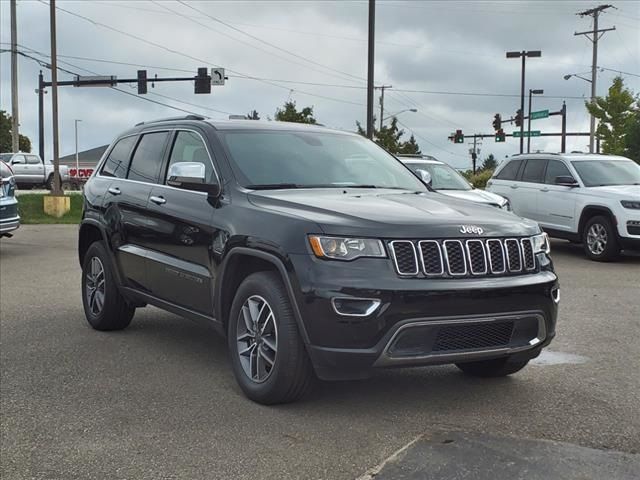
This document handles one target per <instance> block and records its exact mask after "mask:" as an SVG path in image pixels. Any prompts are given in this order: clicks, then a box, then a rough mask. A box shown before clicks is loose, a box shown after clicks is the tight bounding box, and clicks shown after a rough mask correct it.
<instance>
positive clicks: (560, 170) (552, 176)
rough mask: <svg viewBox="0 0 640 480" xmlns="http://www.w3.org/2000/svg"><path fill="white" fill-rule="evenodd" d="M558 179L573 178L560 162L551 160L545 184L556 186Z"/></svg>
mask: <svg viewBox="0 0 640 480" xmlns="http://www.w3.org/2000/svg"><path fill="white" fill-rule="evenodd" d="M556 177H573V175H571V172H569V169H568V168H567V166H566V165H565V164H564V163H562V162H561V161H559V160H549V164H548V165H547V174H546V175H545V177H544V183H548V184H551V185H554V184H555V183H556Z"/></svg>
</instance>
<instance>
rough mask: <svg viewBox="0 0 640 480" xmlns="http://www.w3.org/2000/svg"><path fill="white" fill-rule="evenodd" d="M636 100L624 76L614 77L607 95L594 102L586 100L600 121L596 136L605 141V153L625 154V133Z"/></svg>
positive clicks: (589, 109) (590, 109)
mask: <svg viewBox="0 0 640 480" xmlns="http://www.w3.org/2000/svg"><path fill="white" fill-rule="evenodd" d="M634 102H635V99H634V98H633V94H632V93H631V91H630V90H629V89H627V88H625V87H624V80H623V79H622V77H616V78H614V79H613V83H612V85H611V86H610V87H609V92H608V94H607V96H606V97H596V99H595V100H594V101H593V102H586V106H587V110H588V111H589V113H590V114H591V115H593V116H594V117H596V118H597V119H598V121H599V123H598V128H597V129H596V136H597V137H598V138H599V139H600V140H601V141H603V142H604V144H603V147H602V151H603V152H604V153H610V154H614V155H624V154H625V134H626V133H627V128H628V123H629V121H630V118H631V117H632V114H633V104H634Z"/></svg>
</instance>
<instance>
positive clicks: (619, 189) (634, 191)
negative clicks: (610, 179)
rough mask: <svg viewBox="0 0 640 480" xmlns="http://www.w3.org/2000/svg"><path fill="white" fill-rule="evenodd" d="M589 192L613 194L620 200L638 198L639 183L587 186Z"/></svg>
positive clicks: (608, 195) (639, 196)
mask: <svg viewBox="0 0 640 480" xmlns="http://www.w3.org/2000/svg"><path fill="white" fill-rule="evenodd" d="M588 191H589V192H593V193H596V195H602V196H607V197H610V196H615V197H617V198H620V200H640V185H609V186H606V187H589V188H588Z"/></svg>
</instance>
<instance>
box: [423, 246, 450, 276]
mask: <svg viewBox="0 0 640 480" xmlns="http://www.w3.org/2000/svg"><path fill="white" fill-rule="evenodd" d="M423 243H432V244H434V245H435V246H436V248H437V249H438V256H439V257H440V271H439V272H427V268H426V267H425V265H424V255H423V254H422V244H423ZM418 253H419V254H420V262H421V263H422V273H424V274H425V275H427V276H432V275H433V276H436V275H444V260H443V257H442V249H441V248H440V244H439V243H438V242H436V241H435V240H420V241H419V242H418Z"/></svg>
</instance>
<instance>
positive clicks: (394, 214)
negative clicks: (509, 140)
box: [249, 188, 540, 238]
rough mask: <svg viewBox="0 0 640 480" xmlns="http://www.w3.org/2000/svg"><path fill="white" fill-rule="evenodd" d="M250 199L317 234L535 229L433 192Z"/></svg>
mask: <svg viewBox="0 0 640 480" xmlns="http://www.w3.org/2000/svg"><path fill="white" fill-rule="evenodd" d="M249 201H250V202H251V203H253V204H254V205H256V206H257V207H260V208H266V209H269V210H272V211H277V212H279V213H281V214H283V215H288V216H291V217H298V218H303V219H305V220H308V221H311V222H314V223H315V224H317V225H318V226H319V227H320V228H321V230H322V232H318V233H327V234H331V235H345V236H346V235H362V236H368V237H379V238H443V237H447V238H453V237H467V236H469V235H465V234H462V233H461V232H460V230H461V226H462V225H469V226H478V227H481V228H482V230H483V233H482V236H484V237H493V236H496V237H499V236H510V235H513V236H524V235H534V234H536V233H538V232H539V231H540V229H539V227H538V225H537V223H535V222H532V221H530V220H525V219H523V218H520V217H517V216H516V215H514V214H512V213H509V212H506V211H503V210H500V209H497V208H495V207H492V206H487V205H482V204H478V203H472V202H468V201H465V200H460V199H457V198H453V197H450V196H445V195H441V194H439V193H435V192H424V193H414V192H409V191H398V190H389V189H375V190H374V189H366V190H364V189H349V188H344V189H335V188H332V189H299V190H269V191H254V192H251V193H250V194H249ZM308 233H313V232H308ZM472 236H477V235H474V234H472Z"/></svg>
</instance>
